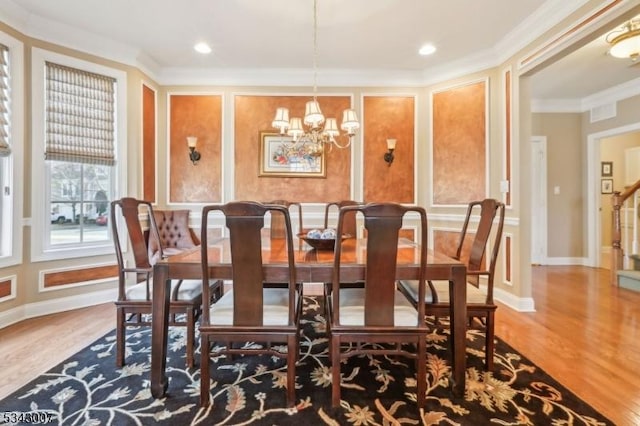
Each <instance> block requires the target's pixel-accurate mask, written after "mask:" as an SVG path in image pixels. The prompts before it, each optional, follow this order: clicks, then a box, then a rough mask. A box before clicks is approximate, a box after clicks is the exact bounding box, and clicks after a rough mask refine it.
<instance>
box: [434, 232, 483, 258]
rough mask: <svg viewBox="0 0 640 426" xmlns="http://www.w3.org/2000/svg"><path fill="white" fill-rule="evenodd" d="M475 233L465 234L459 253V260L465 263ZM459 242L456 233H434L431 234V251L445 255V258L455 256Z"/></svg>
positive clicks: (458, 235) (458, 234) (458, 236)
mask: <svg viewBox="0 0 640 426" xmlns="http://www.w3.org/2000/svg"><path fill="white" fill-rule="evenodd" d="M474 238H475V233H469V232H467V235H466V237H465V239H464V244H463V245H462V252H461V253H460V260H461V261H462V262H464V263H467V262H468V260H469V253H471V246H472V244H473V239H474ZM459 242H460V233H459V232H456V231H434V232H433V249H434V250H436V251H440V252H442V253H445V254H446V255H447V256H451V257H453V256H455V254H456V250H457V249H458V244H459Z"/></svg>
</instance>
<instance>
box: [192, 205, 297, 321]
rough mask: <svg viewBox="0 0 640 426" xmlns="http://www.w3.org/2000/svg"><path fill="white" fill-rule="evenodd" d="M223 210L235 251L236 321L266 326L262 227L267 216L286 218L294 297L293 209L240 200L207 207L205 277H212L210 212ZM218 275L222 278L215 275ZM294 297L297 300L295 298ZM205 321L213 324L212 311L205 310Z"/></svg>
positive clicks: (204, 239) (203, 213) (203, 226)
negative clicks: (209, 260) (209, 230)
mask: <svg viewBox="0 0 640 426" xmlns="http://www.w3.org/2000/svg"><path fill="white" fill-rule="evenodd" d="M214 210H217V211H220V212H222V213H223V214H224V216H225V224H226V227H227V229H228V231H229V245H230V250H231V264H232V277H231V279H232V281H233V289H234V299H233V305H234V308H233V313H234V318H233V323H234V325H237V326H261V325H263V312H264V309H263V308H264V300H263V292H262V290H263V287H264V283H265V276H264V273H263V271H264V269H263V258H262V230H263V229H264V224H265V215H266V214H267V213H268V212H269V213H271V215H272V217H273V216H282V217H284V223H285V227H284V229H285V236H286V241H287V255H288V262H289V270H290V274H289V278H290V280H294V281H292V282H291V283H289V287H290V296H291V297H292V298H293V297H294V289H295V264H294V255H293V239H292V236H291V233H292V230H291V220H290V217H289V210H288V208H287V207H285V206H281V205H275V204H269V205H267V204H261V203H257V202H249V201H238V202H231V203H227V204H225V205H217V206H206V207H205V208H204V209H203V212H202V228H201V232H202V235H201V238H200V239H201V246H202V247H201V250H202V259H203V269H202V274H203V277H204V280H205V281H206V280H208V279H209V262H208V259H207V255H206V253H207V244H208V237H207V227H208V215H209V212H211V211H214ZM214 278H218V277H214ZM292 300H293V299H292ZM293 305H294V304H293V303H291V304H290V311H291V312H290V320H291V321H293V317H294V313H293V309H294V306H293ZM202 318H203V323H204V324H209V312H208V309H205V310H204V312H203V317H202Z"/></svg>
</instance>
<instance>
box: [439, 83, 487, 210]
mask: <svg viewBox="0 0 640 426" xmlns="http://www.w3.org/2000/svg"><path fill="white" fill-rule="evenodd" d="M486 86H487V85H486V82H484V81H482V82H478V83H473V84H468V85H465V86H459V87H455V88H452V89H448V90H445V91H442V92H436V93H434V94H433V105H432V108H433V201H434V204H461V205H466V204H468V203H469V202H470V201H474V200H481V199H483V198H485V197H486V176H487V170H486V155H487V140H486V118H487V112H486V96H487V95H486Z"/></svg>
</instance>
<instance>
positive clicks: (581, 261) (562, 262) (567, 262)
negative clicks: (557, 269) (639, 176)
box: [543, 257, 590, 266]
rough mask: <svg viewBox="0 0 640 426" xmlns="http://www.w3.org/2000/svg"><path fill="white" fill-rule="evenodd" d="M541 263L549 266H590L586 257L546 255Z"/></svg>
mask: <svg viewBox="0 0 640 426" xmlns="http://www.w3.org/2000/svg"><path fill="white" fill-rule="evenodd" d="M543 265H550V266H572V265H579V266H590V265H589V259H587V258H586V257H547V258H546V259H545V262H544V263H543Z"/></svg>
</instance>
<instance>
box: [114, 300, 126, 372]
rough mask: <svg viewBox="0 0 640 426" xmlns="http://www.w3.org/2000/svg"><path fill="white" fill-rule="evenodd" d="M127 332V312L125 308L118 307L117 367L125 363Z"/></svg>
mask: <svg viewBox="0 0 640 426" xmlns="http://www.w3.org/2000/svg"><path fill="white" fill-rule="evenodd" d="M125 334H126V321H125V312H124V309H122V308H117V309H116V366H117V367H122V366H123V365H124V353H125V348H124V345H125Z"/></svg>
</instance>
